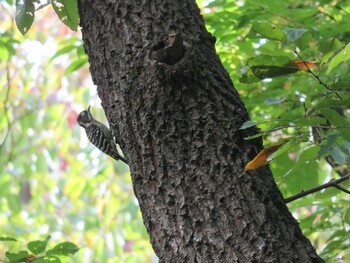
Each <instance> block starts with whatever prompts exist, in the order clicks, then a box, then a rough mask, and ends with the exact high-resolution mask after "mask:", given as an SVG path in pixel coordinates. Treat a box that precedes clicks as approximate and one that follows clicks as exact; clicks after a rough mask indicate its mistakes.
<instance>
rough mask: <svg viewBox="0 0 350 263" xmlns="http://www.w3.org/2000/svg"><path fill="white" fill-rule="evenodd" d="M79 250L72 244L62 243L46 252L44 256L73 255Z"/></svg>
mask: <svg viewBox="0 0 350 263" xmlns="http://www.w3.org/2000/svg"><path fill="white" fill-rule="evenodd" d="M78 250H79V248H78V247H77V246H76V245H75V244H74V243H72V242H63V243H60V244H58V245H56V246H55V247H54V248H53V249H50V250H48V251H47V252H46V255H64V256H69V255H74V254H75V253H76V252H77V251H78Z"/></svg>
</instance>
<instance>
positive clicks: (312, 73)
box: [294, 49, 342, 100]
mask: <svg viewBox="0 0 350 263" xmlns="http://www.w3.org/2000/svg"><path fill="white" fill-rule="evenodd" d="M294 53H295V54H296V55H297V56H298V58H299V59H300V60H301V61H302V62H303V64H304V65H305V67H306V68H307V69H308V72H310V74H311V75H312V76H314V78H315V79H317V81H318V82H319V83H320V84H321V85H322V86H323V87H325V88H326V89H327V90H329V91H331V92H334V93H335V95H336V96H337V97H338V98H339V99H340V100H342V97H340V95H339V94H338V92H336V91H334V90H332V88H331V87H329V86H328V85H327V84H326V83H324V82H323V81H322V80H321V79H320V77H319V76H317V75H316V74H315V73H314V72H313V71H312V70H311V69H310V67H309V66H308V65H307V63H306V62H305V61H304V60H303V59H302V57H301V56H300V54H299V53H298V51H297V50H296V49H294Z"/></svg>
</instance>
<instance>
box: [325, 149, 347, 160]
mask: <svg viewBox="0 0 350 263" xmlns="http://www.w3.org/2000/svg"><path fill="white" fill-rule="evenodd" d="M329 154H330V155H331V156H332V157H333V159H334V160H335V162H336V163H337V164H340V165H342V164H346V161H347V155H346V154H345V153H344V152H343V151H342V150H341V149H339V147H336V146H332V147H330V149H329Z"/></svg>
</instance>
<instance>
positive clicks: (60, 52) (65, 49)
mask: <svg viewBox="0 0 350 263" xmlns="http://www.w3.org/2000/svg"><path fill="white" fill-rule="evenodd" d="M76 48H77V47H76V46H75V45H69V46H65V47H62V48H61V49H59V50H57V52H56V53H55V54H54V55H53V56H52V57H51V58H50V59H49V61H48V63H51V62H52V61H53V60H54V59H55V58H57V57H59V56H62V55H64V54H67V53H69V52H70V51H72V50H73V49H76Z"/></svg>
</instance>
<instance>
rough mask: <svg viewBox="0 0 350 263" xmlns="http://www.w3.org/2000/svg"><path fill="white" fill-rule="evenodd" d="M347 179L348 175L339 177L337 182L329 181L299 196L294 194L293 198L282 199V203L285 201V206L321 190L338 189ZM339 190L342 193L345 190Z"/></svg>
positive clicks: (302, 192)
mask: <svg viewBox="0 0 350 263" xmlns="http://www.w3.org/2000/svg"><path fill="white" fill-rule="evenodd" d="M348 179H349V175H347V176H344V177H341V178H339V179H337V180H334V179H331V180H330V181H329V182H328V183H325V184H322V185H319V186H317V187H314V188H311V189H309V190H306V191H301V192H300V193H299V194H296V195H293V196H291V197H288V198H286V199H284V201H285V203H286V204H287V203H290V202H293V201H295V200H297V199H300V198H302V197H304V196H307V195H309V194H313V193H315V192H318V191H321V190H323V189H326V188H329V187H336V188H338V187H339V184H340V183H341V182H344V181H346V180H348ZM341 188H342V189H340V190H342V191H344V190H346V189H345V188H343V187H341ZM338 189H339V188H338ZM347 191H348V190H346V193H348V192H347ZM349 194H350V193H349Z"/></svg>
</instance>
